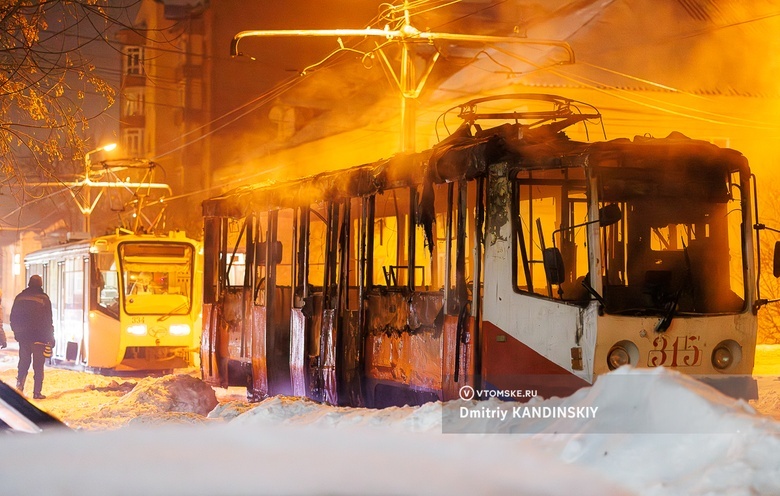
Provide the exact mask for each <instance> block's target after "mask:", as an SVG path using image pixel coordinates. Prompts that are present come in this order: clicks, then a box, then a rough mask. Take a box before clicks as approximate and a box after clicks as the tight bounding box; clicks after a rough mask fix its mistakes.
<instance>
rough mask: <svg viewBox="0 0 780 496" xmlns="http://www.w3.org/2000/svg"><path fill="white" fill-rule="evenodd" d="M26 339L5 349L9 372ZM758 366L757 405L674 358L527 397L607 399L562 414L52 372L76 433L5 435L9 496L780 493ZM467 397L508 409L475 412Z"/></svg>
mask: <svg viewBox="0 0 780 496" xmlns="http://www.w3.org/2000/svg"><path fill="white" fill-rule="evenodd" d="M14 344H15V343H12V346H11V348H9V349H7V350H0V380H3V381H4V382H6V383H9V384H13V383H14V382H13V381H14V377H15V375H16V371H15V366H16V353H15V349H14V346H13V345H14ZM184 372H187V371H184ZM756 376H757V378H758V380H759V388H760V391H759V393H760V395H761V400H760V401H758V402H751V404H748V403H745V402H742V401H736V400H733V399H730V398H727V397H724V396H722V395H720V394H718V393H716V392H715V391H714V390H711V389H709V388H707V387H706V386H703V385H702V384H700V383H699V382H697V381H695V380H693V379H690V378H688V377H685V376H682V375H679V374H676V373H674V372H670V371H667V370H665V369H657V370H652V371H635V370H630V369H621V370H618V371H616V372H614V373H612V374H609V375H607V376H605V377H604V378H602V379H599V380H598V381H597V382H596V384H595V385H594V386H593V387H591V388H588V389H583V390H581V391H579V392H578V393H577V394H575V395H573V396H571V397H569V398H565V399H558V398H553V399H549V400H544V401H533V402H531V403H530V404H528V406H536V407H540V408H543V407H548V408H554V407H566V408H569V407H572V408H575V409H576V408H579V409H581V411H586V410H585V409H587V408H595V407H597V408H598V410H597V412H596V415H595V416H593V417H591V418H585V419H578V420H561V419H550V418H534V419H528V418H518V417H513V415H512V412H511V408H512V407H513V406H516V405H511V404H507V403H504V402H498V401H496V400H491V401H488V402H482V403H479V404H476V403H475V404H472V403H466V402H463V401H455V402H449V403H445V404H441V403H430V404H427V405H424V406H421V407H416V408H413V407H404V408H389V409H385V410H367V409H350V408H337V407H329V406H323V405H319V404H316V403H314V402H311V401H306V400H300V399H293V398H284V397H275V398H270V399H268V400H266V401H264V402H262V403H259V404H256V405H249V404H247V403H246V402H245V401H244V400H243V391H242V390H240V389H235V390H234V389H230V390H227V391H225V390H217V391H214V390H213V389H211V388H209V387H208V386H205V385H204V384H203V383H202V382H201V381H200V380H198V379H197V377H196V374H194V372H191V373H189V374H187V373H183V374H176V375H170V376H164V377H159V378H143V379H137V378H116V377H105V376H98V375H92V374H86V373H83V372H74V371H67V370H58V369H51V368H49V369H47V370H46V381H45V384H44V391H43V392H44V394H47V395H48V397H47V398H46V399H45V400H40V401H36V402H35V403H36V404H37V405H38V406H39V407H40V408H42V409H44V410H47V411H49V412H51V413H53V414H54V415H56V416H57V417H59V418H61V419H62V420H64V421H65V422H66V423H67V424H68V425H69V426H70V427H72V428H73V429H75V431H69V432H48V433H44V434H38V435H29V434H13V435H8V436H2V450H0V494H46V495H56V494H63V495H64V494H80V495H92V494H95V495H98V494H100V495H105V494H108V495H123V494H128V495H130V494H133V495H135V494H148V495H154V494H160V495H171V494H186V495H200V494H203V495H209V496H215V495H223V494H224V495H241V494H523V495H528V494H531V495H570V494H578V495H590V494H593V495H620V494H641V495H753V494H760V495H773V494H780V422H778V419H780V400H779V398H780V380H779V376H780V348H779V347H768V346H762V347H759V350H758V352H757V366H756ZM28 382H29V383H30V384H29V386H31V382H32V377H29V378H28ZM639 385H641V387H638V386H639ZM464 405H465V406H470V407H471V408H472V409H477V410H479V411H481V412H487V411H491V412H494V411H495V412H497V411H501V410H504V411H507V410H508V411H509V414H508V415H507V417H506V418H505V419H503V420H502V419H501V418H500V416H499V415H496V416H494V417H492V418H489V419H478V418H461V407H463V406H464ZM756 410H758V411H756ZM548 411H549V410H548ZM443 430H445V431H447V432H452V431H457V432H464V431H465V432H490V434H452V433H450V434H444V433H442V431H443ZM495 432H501V433H502V434H493V433H495Z"/></svg>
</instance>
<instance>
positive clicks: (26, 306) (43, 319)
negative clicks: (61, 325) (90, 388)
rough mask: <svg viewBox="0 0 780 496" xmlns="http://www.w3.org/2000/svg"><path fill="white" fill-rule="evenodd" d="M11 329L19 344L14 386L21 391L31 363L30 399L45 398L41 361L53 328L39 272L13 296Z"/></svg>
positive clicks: (51, 339)
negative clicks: (23, 288) (31, 396)
mask: <svg viewBox="0 0 780 496" xmlns="http://www.w3.org/2000/svg"><path fill="white" fill-rule="evenodd" d="M10 321H11V330H12V331H13V332H14V338H16V341H17V342H18V343H19V373H18V375H17V376H16V389H18V390H19V392H24V382H25V380H26V379H27V371H28V370H29V369H30V362H32V366H33V372H34V373H35V377H34V382H33V398H35V399H37V400H41V399H44V398H45V396H44V395H43V394H41V389H42V388H43V364H44V361H45V360H46V357H45V356H44V348H45V346H46V345H47V344H48V345H50V346H54V327H53V325H52V318H51V300H49V296H48V295H47V294H46V293H44V292H43V279H41V276H39V275H33V276H31V277H30V282H28V283H27V289H25V290H23V291H22V292H21V293H19V294H18V295H16V298H15V299H14V304H13V306H12V307H11V318H10Z"/></svg>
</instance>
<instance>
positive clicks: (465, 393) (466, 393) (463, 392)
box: [458, 386, 475, 401]
mask: <svg viewBox="0 0 780 496" xmlns="http://www.w3.org/2000/svg"><path fill="white" fill-rule="evenodd" d="M458 394H459V396H460V399H462V400H464V401H469V400H473V399H474V396H475V394H474V388H473V387H471V386H463V387H461V388H460V391H459V393H458Z"/></svg>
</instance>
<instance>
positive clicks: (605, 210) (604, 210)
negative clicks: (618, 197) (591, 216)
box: [599, 203, 623, 227]
mask: <svg viewBox="0 0 780 496" xmlns="http://www.w3.org/2000/svg"><path fill="white" fill-rule="evenodd" d="M622 218H623V211H622V210H620V205H618V204H617V203H610V204H609V205H604V206H603V207H601V208H600V209H599V226H601V227H606V226H611V225H612V224H617V223H618V222H620V220H621V219H622Z"/></svg>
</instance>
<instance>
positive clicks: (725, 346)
mask: <svg viewBox="0 0 780 496" xmlns="http://www.w3.org/2000/svg"><path fill="white" fill-rule="evenodd" d="M741 360H742V347H741V346H740V345H739V343H737V342H736V341H734V340H732V339H727V340H725V341H721V342H720V343H718V345H717V346H715V348H713V349H712V366H713V367H715V369H716V370H728V369H730V368H731V367H733V366H734V365H736V364H737V363H739V362H740V361H741Z"/></svg>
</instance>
